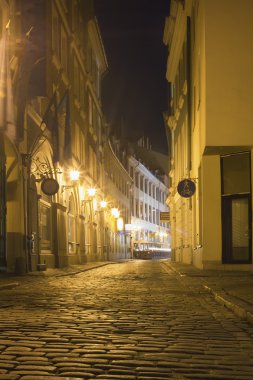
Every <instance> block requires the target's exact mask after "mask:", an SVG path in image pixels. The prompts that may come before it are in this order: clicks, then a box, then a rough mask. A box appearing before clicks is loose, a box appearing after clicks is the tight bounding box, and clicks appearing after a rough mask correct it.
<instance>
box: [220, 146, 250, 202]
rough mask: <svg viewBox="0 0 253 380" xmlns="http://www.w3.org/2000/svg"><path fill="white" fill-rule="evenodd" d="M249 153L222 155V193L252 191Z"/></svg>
mask: <svg viewBox="0 0 253 380" xmlns="http://www.w3.org/2000/svg"><path fill="white" fill-rule="evenodd" d="M249 156H250V155H249V153H248V152H246V153H241V154H232V155H228V156H224V157H222V161H221V164H222V167H221V170H222V194H223V195H228V194H241V193H250V159H249Z"/></svg>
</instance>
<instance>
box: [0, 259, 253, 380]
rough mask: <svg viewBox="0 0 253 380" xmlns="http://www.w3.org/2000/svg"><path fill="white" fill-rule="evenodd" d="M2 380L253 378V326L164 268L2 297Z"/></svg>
mask: <svg viewBox="0 0 253 380" xmlns="http://www.w3.org/2000/svg"><path fill="white" fill-rule="evenodd" d="M0 295H1V298H0V306H1V311H0V318H1V330H0V331H1V334H0V379H6V380H7V379H12V380H16V379H22V380H35V379H40V380H44V379H45V380H52V379H54V380H57V379H67V378H71V379H72V380H73V379H100V380H102V379H104V380H105V379H111V380H113V379H118V380H120V379H125V380H137V379H138V380H150V379H156V380H162V379H163V380H165V379H224V380H226V379H240V380H243V379H245V380H246V379H248V380H250V379H251V380H252V378H253V326H251V325H250V324H248V323H247V322H246V321H243V320H241V319H239V318H237V317H236V316H235V315H234V314H233V313H232V312H230V311H229V310H227V309H226V308H224V307H223V306H221V305H219V304H218V303H216V302H215V300H214V299H213V297H212V296H211V295H210V294H209V293H208V292H206V291H205V290H204V289H203V287H201V285H199V284H198V282H197V281H194V282H192V281H191V278H186V277H185V278H181V277H180V276H178V275H177V274H176V273H175V272H173V271H171V270H170V269H169V267H168V266H167V265H166V263H164V262H162V261H161V262H159V261H131V262H125V263H118V264H110V265H107V266H103V267H101V268H96V269H93V270H90V271H88V272H85V273H79V274H75V275H66V276H62V277H50V278H49V277H35V276H34V277H32V276H31V277H29V278H28V277H26V278H25V279H24V280H23V281H21V283H20V285H19V286H17V287H16V288H14V289H3V290H1V294H0Z"/></svg>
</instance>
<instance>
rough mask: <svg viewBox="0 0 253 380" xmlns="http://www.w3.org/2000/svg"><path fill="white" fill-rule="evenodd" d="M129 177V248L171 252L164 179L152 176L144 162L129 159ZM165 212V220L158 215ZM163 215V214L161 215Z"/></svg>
mask: <svg viewBox="0 0 253 380" xmlns="http://www.w3.org/2000/svg"><path fill="white" fill-rule="evenodd" d="M128 169H129V174H130V176H131V178H132V189H131V225H130V226H129V230H130V231H131V248H132V253H135V254H136V257H138V252H141V251H153V252H154V254H157V256H159V253H160V252H161V251H162V252H163V253H165V252H166V254H167V256H169V253H170V231H169V219H168V218H169V216H167V215H168V213H169V208H168V206H167V204H166V199H167V197H168V183H167V182H166V176H164V177H163V178H162V177H159V176H157V175H155V173H152V172H151V171H150V170H149V169H148V168H147V166H145V163H143V162H141V161H139V160H137V159H136V158H135V157H134V156H133V155H130V156H129V161H128ZM163 213H167V214H166V216H167V220H164V221H162V220H161V215H162V214H163ZM163 215H165V214H163Z"/></svg>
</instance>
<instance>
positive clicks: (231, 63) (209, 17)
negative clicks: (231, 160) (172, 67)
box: [203, 0, 253, 146]
mask: <svg viewBox="0 0 253 380" xmlns="http://www.w3.org/2000/svg"><path fill="white" fill-rule="evenodd" d="M203 4H204V7H205V38H206V51H205V54H206V145H207V146H214V145H216V146H229V145H230V146H231V145H235V146H238V145H250V143H251V144H252V142H253V128H252V125H253V112H252V109H253V97H252V88H253V75H252V67H253V53H252V41H253V27H252V15H253V1H252V0H243V1H242V2H238V1H237V0H222V1H221V0H205V1H204V3H203ZM217 41H218V43H217Z"/></svg>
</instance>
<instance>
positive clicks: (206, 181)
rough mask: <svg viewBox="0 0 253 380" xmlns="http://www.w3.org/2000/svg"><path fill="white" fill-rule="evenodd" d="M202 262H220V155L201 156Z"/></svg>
mask: <svg viewBox="0 0 253 380" xmlns="http://www.w3.org/2000/svg"><path fill="white" fill-rule="evenodd" d="M202 169H203V171H202V190H203V191H202V194H203V196H202V201H203V203H202V210H203V218H202V220H203V222H202V223H203V225H202V230H203V264H204V266H205V265H206V264H208V262H209V261H212V263H220V262H221V250H222V240H221V238H222V236H221V180H220V157H219V156H203V161H202Z"/></svg>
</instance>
